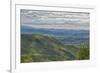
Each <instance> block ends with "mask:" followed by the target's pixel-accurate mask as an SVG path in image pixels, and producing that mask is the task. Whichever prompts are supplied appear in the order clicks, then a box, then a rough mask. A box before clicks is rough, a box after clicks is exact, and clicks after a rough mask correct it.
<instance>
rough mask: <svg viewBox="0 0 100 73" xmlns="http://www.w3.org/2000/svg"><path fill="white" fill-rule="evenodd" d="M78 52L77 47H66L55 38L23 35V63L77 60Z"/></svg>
mask: <svg viewBox="0 0 100 73" xmlns="http://www.w3.org/2000/svg"><path fill="white" fill-rule="evenodd" d="M78 51H79V49H78V48H77V47H76V46H73V45H67V46H65V45H63V44H62V43H61V42H59V41H58V40H57V39H55V38H54V37H48V36H45V35H40V34H32V35H31V34H30V35H27V34H22V35H21V62H25V63H26V62H45V61H64V60H75V59H76V55H77V52H78Z"/></svg>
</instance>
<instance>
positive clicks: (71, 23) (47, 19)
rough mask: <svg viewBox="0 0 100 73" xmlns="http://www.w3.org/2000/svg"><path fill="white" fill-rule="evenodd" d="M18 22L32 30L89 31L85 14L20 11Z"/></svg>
mask: <svg viewBox="0 0 100 73" xmlns="http://www.w3.org/2000/svg"><path fill="white" fill-rule="evenodd" d="M20 22H21V25H22V26H30V27H33V28H45V29H76V30H78V29H79V30H89V22H90V16H89V13H87V12H68V11H45V10H28V9H21V10H20Z"/></svg>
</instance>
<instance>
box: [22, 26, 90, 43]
mask: <svg viewBox="0 0 100 73" xmlns="http://www.w3.org/2000/svg"><path fill="white" fill-rule="evenodd" d="M21 34H43V35H47V36H52V37H55V38H56V39H58V40H59V41H61V42H62V43H64V44H83V43H86V44H87V43H89V30H65V29H43V28H33V27H29V26H21Z"/></svg>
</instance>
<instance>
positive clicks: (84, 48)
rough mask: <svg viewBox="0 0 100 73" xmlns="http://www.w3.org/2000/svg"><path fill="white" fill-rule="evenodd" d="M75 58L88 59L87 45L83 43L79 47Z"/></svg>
mask: <svg viewBox="0 0 100 73" xmlns="http://www.w3.org/2000/svg"><path fill="white" fill-rule="evenodd" d="M77 59H79V60H86V59H89V45H83V46H81V47H80V50H79V52H78V53H77Z"/></svg>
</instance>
